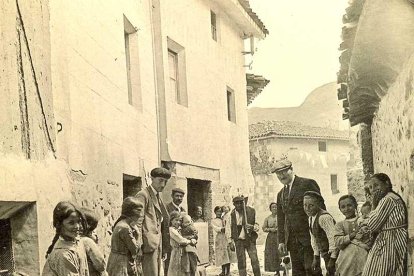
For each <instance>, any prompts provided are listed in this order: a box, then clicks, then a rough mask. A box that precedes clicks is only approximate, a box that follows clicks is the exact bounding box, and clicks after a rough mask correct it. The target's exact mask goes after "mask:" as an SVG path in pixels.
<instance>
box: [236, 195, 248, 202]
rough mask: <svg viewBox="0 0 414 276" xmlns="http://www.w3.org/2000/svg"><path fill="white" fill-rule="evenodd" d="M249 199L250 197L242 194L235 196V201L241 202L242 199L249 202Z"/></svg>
mask: <svg viewBox="0 0 414 276" xmlns="http://www.w3.org/2000/svg"><path fill="white" fill-rule="evenodd" d="M248 199H249V198H248V197H245V196H242V195H239V196H235V197H233V203H235V202H240V201H243V200H244V202H245V203H247V200H248Z"/></svg>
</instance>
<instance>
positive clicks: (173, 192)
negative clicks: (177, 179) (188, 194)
mask: <svg viewBox="0 0 414 276" xmlns="http://www.w3.org/2000/svg"><path fill="white" fill-rule="evenodd" d="M171 193H172V194H175V193H180V194H185V192H184V191H183V189H180V188H173V189H172V190H171Z"/></svg>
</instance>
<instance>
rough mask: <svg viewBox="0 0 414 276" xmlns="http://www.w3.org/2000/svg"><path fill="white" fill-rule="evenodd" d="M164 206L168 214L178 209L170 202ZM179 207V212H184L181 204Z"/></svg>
mask: <svg viewBox="0 0 414 276" xmlns="http://www.w3.org/2000/svg"><path fill="white" fill-rule="evenodd" d="M166 207H167V211H168V214H171V212H172V211H178V210H177V208H175V206H174V204H173V203H172V202H170V203H168V204H167V206H166ZM179 207H180V212H181V213H183V212H185V209H184V208H183V207H181V206H179Z"/></svg>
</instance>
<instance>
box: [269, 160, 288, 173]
mask: <svg viewBox="0 0 414 276" xmlns="http://www.w3.org/2000/svg"><path fill="white" fill-rule="evenodd" d="M291 167H292V162H290V161H289V160H288V159H287V158H282V159H279V160H277V161H275V165H274V167H273V169H272V173H276V172H280V171H284V170H287V169H290V168H291Z"/></svg>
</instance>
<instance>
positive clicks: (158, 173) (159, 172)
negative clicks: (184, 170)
mask: <svg viewBox="0 0 414 276" xmlns="http://www.w3.org/2000/svg"><path fill="white" fill-rule="evenodd" d="M151 176H152V177H162V178H166V179H170V178H171V172H170V171H169V170H167V169H165V168H155V169H152V171H151Z"/></svg>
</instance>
